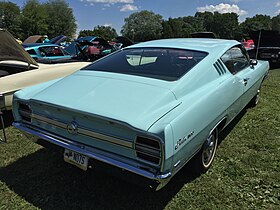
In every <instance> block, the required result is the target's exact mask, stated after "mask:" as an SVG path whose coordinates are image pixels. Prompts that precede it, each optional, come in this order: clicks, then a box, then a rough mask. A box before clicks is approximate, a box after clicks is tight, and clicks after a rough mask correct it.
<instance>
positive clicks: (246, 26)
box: [240, 15, 272, 34]
mask: <svg viewBox="0 0 280 210" xmlns="http://www.w3.org/2000/svg"><path fill="white" fill-rule="evenodd" d="M240 28H241V30H242V32H243V34H249V32H250V31H257V30H261V29H265V30H271V29H272V21H271V17H270V16H268V15H255V16H254V17H252V18H246V20H245V21H244V22H243V23H241V24H240Z"/></svg>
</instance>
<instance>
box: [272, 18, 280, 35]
mask: <svg viewBox="0 0 280 210" xmlns="http://www.w3.org/2000/svg"><path fill="white" fill-rule="evenodd" d="M271 25H272V30H275V31H279V32H280V15H277V16H275V17H273V18H272V19H271Z"/></svg>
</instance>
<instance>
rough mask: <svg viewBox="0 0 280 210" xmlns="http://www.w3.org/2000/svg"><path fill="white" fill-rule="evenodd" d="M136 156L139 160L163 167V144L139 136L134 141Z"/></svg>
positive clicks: (157, 140) (148, 137) (150, 138)
mask: <svg viewBox="0 0 280 210" xmlns="http://www.w3.org/2000/svg"><path fill="white" fill-rule="evenodd" d="M134 149H135V156H136V158H137V159H138V160H140V161H142V162H145V163H148V164H151V165H153V166H161V164H162V159H163V144H162V143H161V141H160V140H159V139H157V138H153V137H150V136H144V135H138V136H136V138H135V141H134Z"/></svg>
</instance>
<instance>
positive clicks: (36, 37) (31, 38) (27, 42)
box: [22, 35, 42, 44]
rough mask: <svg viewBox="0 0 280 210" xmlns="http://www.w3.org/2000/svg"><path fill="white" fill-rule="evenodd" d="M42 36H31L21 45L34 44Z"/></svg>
mask: <svg viewBox="0 0 280 210" xmlns="http://www.w3.org/2000/svg"><path fill="white" fill-rule="evenodd" d="M41 38H42V36H41V35H33V36H30V37H28V38H27V39H25V40H24V41H23V43H22V44H32V43H36V42H37V41H38V40H39V39H41Z"/></svg>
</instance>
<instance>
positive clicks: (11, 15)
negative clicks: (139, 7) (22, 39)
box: [0, 1, 20, 37]
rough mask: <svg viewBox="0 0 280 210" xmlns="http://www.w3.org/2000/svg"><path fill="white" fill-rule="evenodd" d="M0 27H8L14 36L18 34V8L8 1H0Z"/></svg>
mask: <svg viewBox="0 0 280 210" xmlns="http://www.w3.org/2000/svg"><path fill="white" fill-rule="evenodd" d="M0 28H5V29H8V30H9V32H10V33H12V34H13V35H14V36H16V37H19V36H20V8H19V6H17V5H16V4H14V3H12V2H9V1H7V2H6V1H1V2H0Z"/></svg>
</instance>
